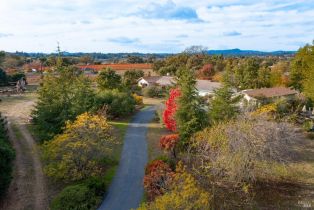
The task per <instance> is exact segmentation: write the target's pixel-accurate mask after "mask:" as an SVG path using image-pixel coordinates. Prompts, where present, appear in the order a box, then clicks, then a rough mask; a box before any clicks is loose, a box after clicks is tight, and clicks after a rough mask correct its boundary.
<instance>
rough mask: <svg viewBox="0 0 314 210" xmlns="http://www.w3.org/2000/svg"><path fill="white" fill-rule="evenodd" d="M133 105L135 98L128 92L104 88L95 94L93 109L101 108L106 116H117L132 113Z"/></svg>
mask: <svg viewBox="0 0 314 210" xmlns="http://www.w3.org/2000/svg"><path fill="white" fill-rule="evenodd" d="M135 105H136V103H135V100H134V98H133V97H132V95H131V94H130V93H127V92H121V91H119V90H105V91H101V92H99V93H98V94H97V95H96V98H95V105H94V111H97V110H99V109H102V110H103V111H104V112H105V113H106V115H107V117H109V118H117V117H123V116H127V115H130V114H131V113H133V112H134V110H135Z"/></svg>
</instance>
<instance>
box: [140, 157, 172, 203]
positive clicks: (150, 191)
mask: <svg viewBox="0 0 314 210" xmlns="http://www.w3.org/2000/svg"><path fill="white" fill-rule="evenodd" d="M145 174H146V175H145V176H144V188H145V191H146V193H147V196H148V199H149V200H153V199H154V198H155V197H156V196H158V195H162V194H164V193H165V192H166V191H167V189H168V187H169V184H170V182H171V180H172V177H173V174H174V173H173V171H172V170H171V168H170V166H169V165H168V164H166V163H165V162H163V161H162V160H154V161H153V162H151V163H150V164H148V165H147V167H146V170H145Z"/></svg>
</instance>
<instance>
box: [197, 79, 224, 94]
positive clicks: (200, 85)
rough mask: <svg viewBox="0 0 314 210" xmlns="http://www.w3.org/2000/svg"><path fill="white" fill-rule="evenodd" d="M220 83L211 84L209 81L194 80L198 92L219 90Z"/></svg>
mask: <svg viewBox="0 0 314 210" xmlns="http://www.w3.org/2000/svg"><path fill="white" fill-rule="evenodd" d="M220 87H221V83H219V82H212V81H210V80H196V89H197V90H199V91H205V92H213V91H214V90H215V89H217V88H220Z"/></svg>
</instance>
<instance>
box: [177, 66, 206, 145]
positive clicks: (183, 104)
mask: <svg viewBox="0 0 314 210" xmlns="http://www.w3.org/2000/svg"><path fill="white" fill-rule="evenodd" d="M179 71H180V74H179V75H180V76H179V77H178V83H177V84H178V88H179V89H180V91H181V95H180V97H179V99H178V109H177V112H176V116H175V118H176V122H177V131H178V133H179V136H180V142H181V143H182V145H183V146H184V145H186V144H188V141H189V139H190V137H191V136H192V135H193V134H194V133H195V132H197V131H199V130H201V129H202V128H204V127H205V126H206V125H207V124H208V118H207V115H206V112H205V110H204V109H203V108H202V103H201V100H200V97H199V96H198V92H197V89H196V87H195V85H196V80H195V76H194V74H193V72H192V71H190V70H188V69H187V68H181V69H180V70H179Z"/></svg>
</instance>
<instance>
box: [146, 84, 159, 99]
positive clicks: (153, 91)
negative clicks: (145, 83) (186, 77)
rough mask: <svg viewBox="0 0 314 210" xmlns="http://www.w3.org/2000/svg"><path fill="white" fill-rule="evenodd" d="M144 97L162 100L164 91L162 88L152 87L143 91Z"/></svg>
mask: <svg viewBox="0 0 314 210" xmlns="http://www.w3.org/2000/svg"><path fill="white" fill-rule="evenodd" d="M143 95H144V96H145V97H150V98H161V97H162V96H163V91H162V89H161V88H160V87H156V86H150V87H146V88H144V89H143Z"/></svg>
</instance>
